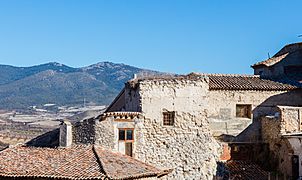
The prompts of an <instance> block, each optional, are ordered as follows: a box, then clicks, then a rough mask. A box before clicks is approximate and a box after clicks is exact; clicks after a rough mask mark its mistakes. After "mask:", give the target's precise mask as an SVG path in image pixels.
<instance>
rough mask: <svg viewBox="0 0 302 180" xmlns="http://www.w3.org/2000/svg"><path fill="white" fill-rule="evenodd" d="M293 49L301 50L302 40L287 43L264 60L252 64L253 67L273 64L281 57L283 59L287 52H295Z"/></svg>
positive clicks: (279, 60)
mask: <svg viewBox="0 0 302 180" xmlns="http://www.w3.org/2000/svg"><path fill="white" fill-rule="evenodd" d="M295 51H302V42H298V43H293V44H288V45H286V46H284V47H283V48H282V49H281V50H280V51H278V52H277V53H276V54H275V55H274V56H273V57H271V58H268V59H266V60H264V61H260V62H257V63H255V64H253V65H252V67H253V68H255V67H258V66H267V67H269V66H273V65H275V64H277V63H278V62H281V61H282V60H283V59H285V58H286V57H287V56H288V55H289V54H291V53H293V52H295Z"/></svg>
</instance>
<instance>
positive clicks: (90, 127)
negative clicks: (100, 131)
mask: <svg viewBox="0 0 302 180" xmlns="http://www.w3.org/2000/svg"><path fill="white" fill-rule="evenodd" d="M72 135H73V143H75V144H93V143H94V142H95V119H86V120H84V121H80V122H77V123H75V124H73V127H72Z"/></svg>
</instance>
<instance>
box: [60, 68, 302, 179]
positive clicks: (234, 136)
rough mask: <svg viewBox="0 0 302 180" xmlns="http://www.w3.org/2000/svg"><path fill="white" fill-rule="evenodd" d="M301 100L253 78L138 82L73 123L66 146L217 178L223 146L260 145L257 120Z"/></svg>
mask: <svg viewBox="0 0 302 180" xmlns="http://www.w3.org/2000/svg"><path fill="white" fill-rule="evenodd" d="M301 100H302V99H301V96H300V95H299V90H297V89H296V87H295V86H292V85H288V84H282V83H278V82H274V81H270V80H266V79H261V78H260V77H259V76H254V75H221V74H218V75H213V74H212V75H211V74H210V75H209V74H197V73H192V74H189V75H185V76H175V77H156V78H143V79H133V80H131V81H129V82H127V83H126V84H125V87H124V89H123V90H122V91H121V93H120V94H119V95H118V96H117V98H116V99H115V100H114V101H113V103H112V104H111V105H110V106H109V108H108V109H107V111H106V113H104V114H102V115H100V116H99V117H97V118H93V119H88V120H84V121H82V122H78V123H76V124H73V125H71V124H70V125H68V123H67V125H68V126H72V128H70V130H71V131H70V132H69V134H70V135H69V137H71V138H72V140H66V141H69V143H71V142H72V143H76V144H79V143H91V144H98V145H102V146H105V147H107V148H109V149H111V150H114V151H119V152H121V153H124V154H127V155H130V156H133V157H134V158H136V159H139V160H141V161H143V162H146V163H150V164H152V165H155V166H157V167H159V168H168V169H174V170H173V172H172V173H171V174H169V175H168V176H166V177H165V178H167V179H212V178H213V176H214V175H215V173H216V162H217V161H219V156H220V154H221V152H222V151H223V149H222V147H221V146H223V143H222V142H240V143H243V142H248V143H250V142H253V143H254V142H258V141H260V140H261V131H260V130H261V129H260V127H261V124H260V123H259V119H258V118H259V117H261V116H262V115H263V114H265V113H267V112H271V111H272V110H273V108H274V107H275V106H276V105H293V104H298V103H299V102H302V101H301ZM213 135H214V136H213ZM221 136H222V138H220V140H222V141H216V139H214V137H217V138H218V137H221ZM64 137H65V136H64Z"/></svg>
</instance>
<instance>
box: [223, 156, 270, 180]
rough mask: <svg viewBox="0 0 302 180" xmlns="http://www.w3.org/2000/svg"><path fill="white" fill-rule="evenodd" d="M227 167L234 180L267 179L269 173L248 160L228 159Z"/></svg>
mask: <svg viewBox="0 0 302 180" xmlns="http://www.w3.org/2000/svg"><path fill="white" fill-rule="evenodd" d="M226 167H227V169H228V171H229V173H230V179H233V180H242V179H245V180H255V179H257V180H267V179H268V175H269V173H268V172H267V171H264V170H263V169H262V168H261V167H260V166H258V165H257V164H255V163H252V162H247V161H234V160H231V161H228V162H226Z"/></svg>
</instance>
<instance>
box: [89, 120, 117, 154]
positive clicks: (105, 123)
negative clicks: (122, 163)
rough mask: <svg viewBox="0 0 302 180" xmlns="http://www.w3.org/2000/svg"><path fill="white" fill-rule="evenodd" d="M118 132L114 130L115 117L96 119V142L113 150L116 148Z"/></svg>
mask: <svg viewBox="0 0 302 180" xmlns="http://www.w3.org/2000/svg"><path fill="white" fill-rule="evenodd" d="M117 135H118V133H116V132H115V131H114V126H113V118H112V117H110V118H106V119H104V120H101V121H99V120H98V121H96V126H95V144H99V145H102V146H103V147H105V148H109V149H111V150H117V149H116V136H117Z"/></svg>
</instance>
